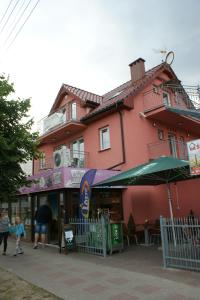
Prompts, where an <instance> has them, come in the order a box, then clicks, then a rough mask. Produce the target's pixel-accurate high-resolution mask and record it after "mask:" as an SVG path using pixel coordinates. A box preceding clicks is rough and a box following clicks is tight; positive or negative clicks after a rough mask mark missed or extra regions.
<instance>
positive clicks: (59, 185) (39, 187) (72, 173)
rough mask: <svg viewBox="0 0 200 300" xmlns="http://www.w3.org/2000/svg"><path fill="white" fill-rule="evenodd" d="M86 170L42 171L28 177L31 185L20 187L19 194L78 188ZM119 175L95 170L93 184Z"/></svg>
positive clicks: (63, 168) (66, 168)
mask: <svg viewBox="0 0 200 300" xmlns="http://www.w3.org/2000/svg"><path fill="white" fill-rule="evenodd" d="M88 170H89V169H78V168H68V167H62V168H58V169H51V170H46V171H43V172H41V173H39V174H37V175H34V176H30V177H28V178H27V179H28V180H30V182H31V185H30V186H29V187H28V186H27V187H22V188H21V189H20V194H30V193H38V192H43V191H51V190H57V189H63V188H80V182H81V179H82V177H83V175H84V174H85V173H86V172H87V171H88ZM119 173H120V172H119V171H112V170H101V169H97V172H96V175H95V178H94V184H97V183H98V182H100V181H103V180H106V179H108V178H110V177H112V176H114V175H117V174H119ZM118 188H122V187H118Z"/></svg>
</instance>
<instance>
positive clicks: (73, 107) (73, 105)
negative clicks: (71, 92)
mask: <svg viewBox="0 0 200 300" xmlns="http://www.w3.org/2000/svg"><path fill="white" fill-rule="evenodd" d="M71 119H72V120H76V119H77V109H76V102H72V103H71Z"/></svg>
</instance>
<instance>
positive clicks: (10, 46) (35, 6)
mask: <svg viewBox="0 0 200 300" xmlns="http://www.w3.org/2000/svg"><path fill="white" fill-rule="evenodd" d="M39 2H40V0H38V1H37V2H36V4H35V5H34V6H33V8H32V9H31V11H30V13H29V14H28V16H27V18H26V19H25V21H24V23H23V24H22V25H21V27H20V28H19V30H18V31H17V33H16V35H15V36H14V38H13V40H12V41H11V43H10V44H9V46H8V47H7V48H6V50H8V49H9V48H10V47H11V46H12V44H13V43H14V41H15V40H16V38H17V36H18V35H19V33H20V32H21V30H22V29H23V27H24V25H25V24H26V22H27V21H28V19H29V18H30V16H31V15H32V13H33V11H34V10H35V8H36V6H37V5H38V3H39Z"/></svg>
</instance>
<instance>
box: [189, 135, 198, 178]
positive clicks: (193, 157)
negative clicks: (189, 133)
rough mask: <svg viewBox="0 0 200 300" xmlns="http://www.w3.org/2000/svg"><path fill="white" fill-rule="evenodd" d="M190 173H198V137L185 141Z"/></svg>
mask: <svg viewBox="0 0 200 300" xmlns="http://www.w3.org/2000/svg"><path fill="white" fill-rule="evenodd" d="M187 149H188V158H189V163H190V174H191V175H199V174H200V139H198V140H193V141H190V142H187Z"/></svg>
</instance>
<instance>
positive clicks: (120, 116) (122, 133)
mask: <svg viewBox="0 0 200 300" xmlns="http://www.w3.org/2000/svg"><path fill="white" fill-rule="evenodd" d="M118 113H119V120H120V132H121V143H122V161H121V162H120V163H118V164H116V165H114V166H112V167H110V168H108V170H111V169H113V168H116V167H118V166H120V165H122V164H124V163H125V162H126V154H125V145H124V126H123V117H122V111H120V110H119V111H118Z"/></svg>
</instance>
